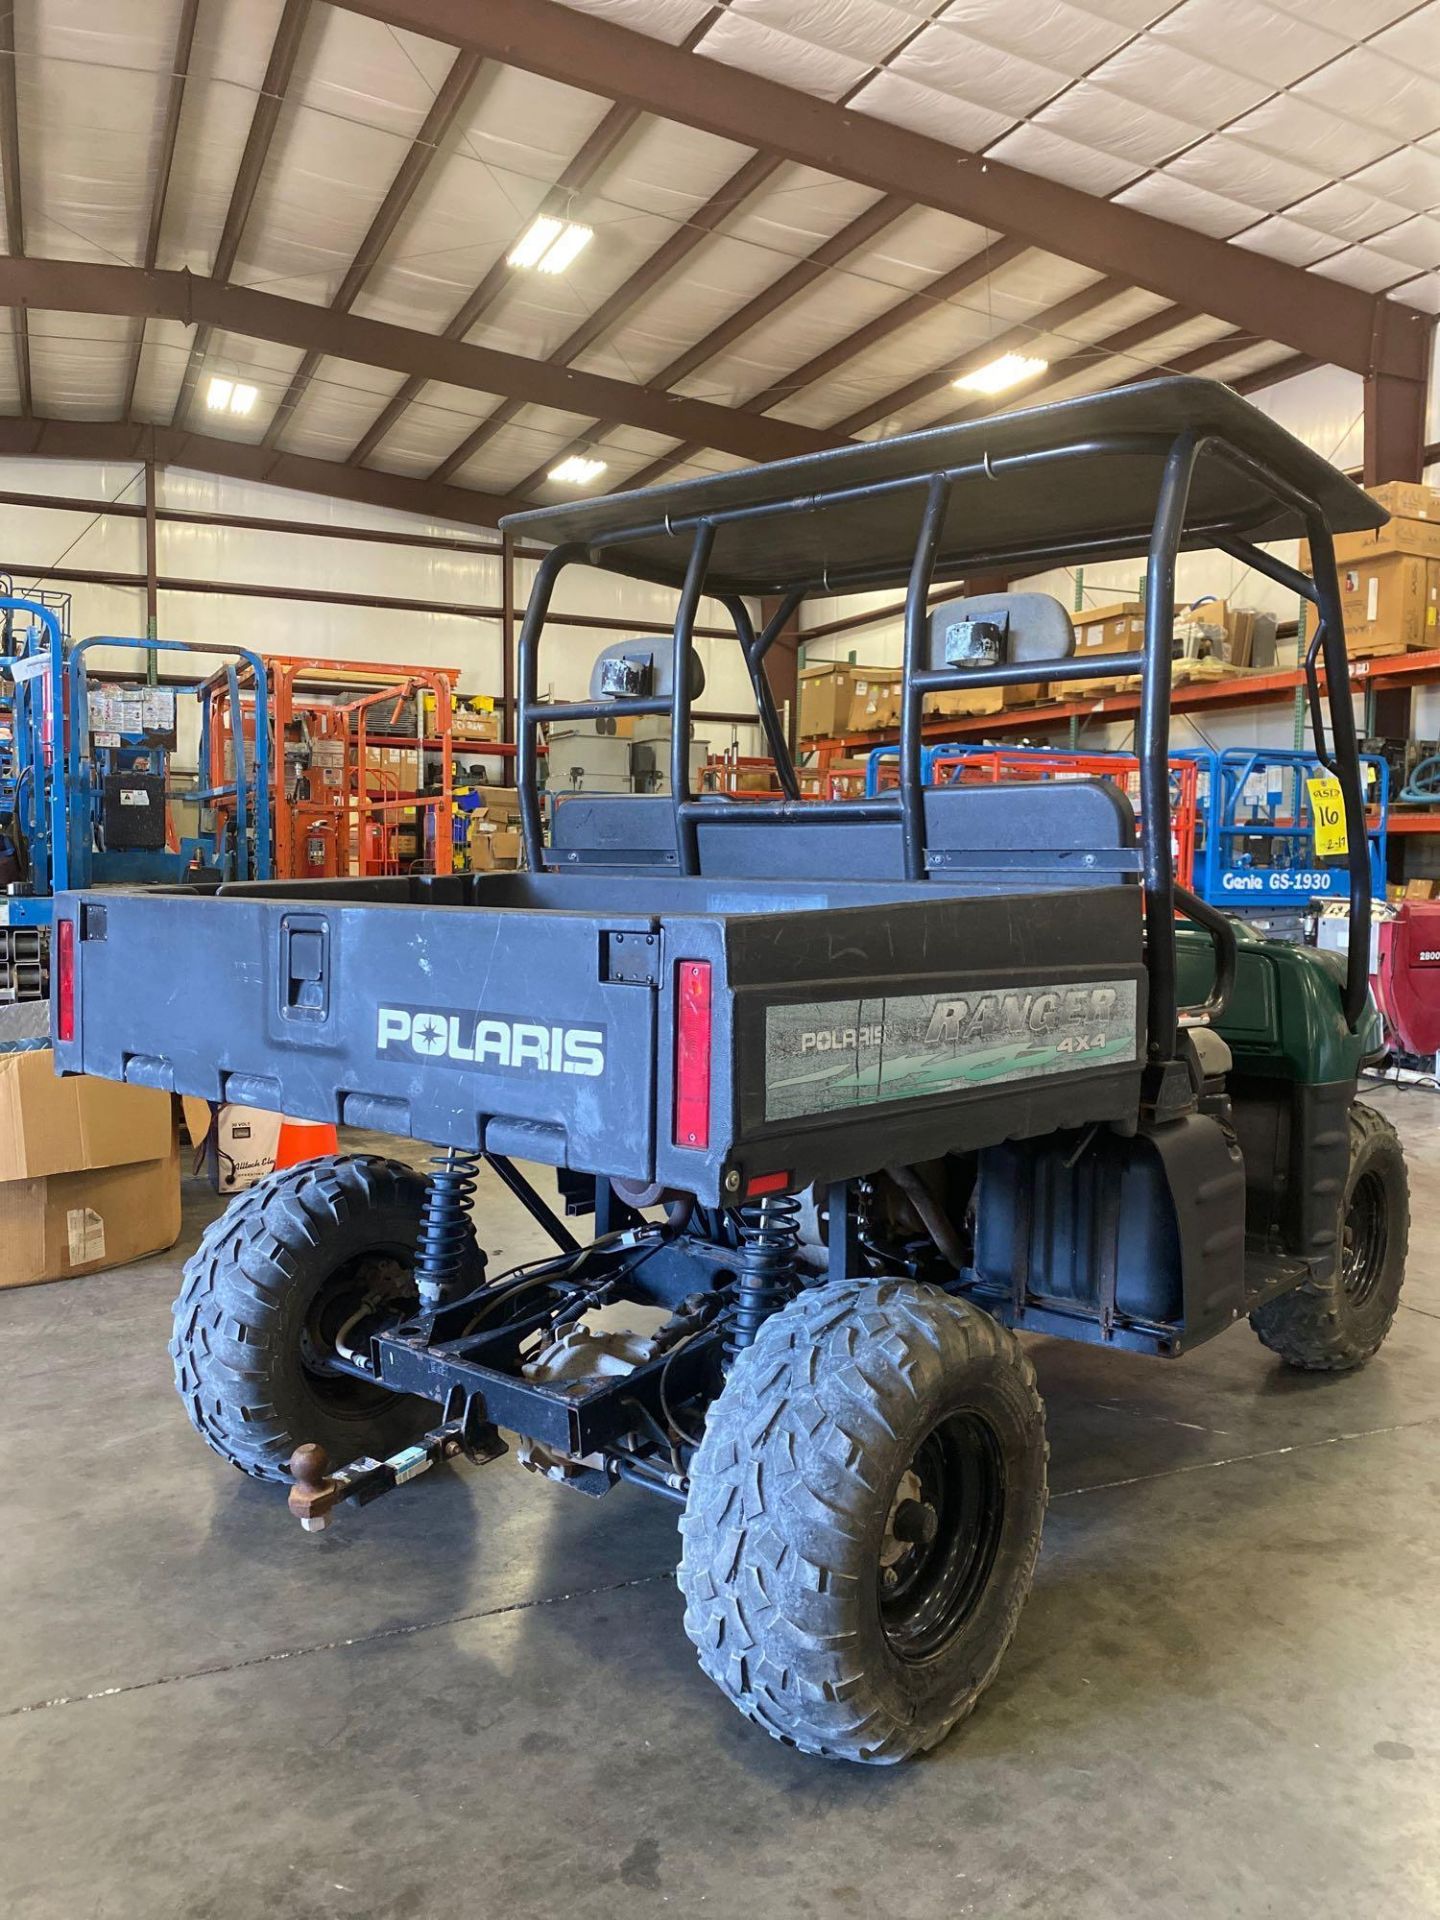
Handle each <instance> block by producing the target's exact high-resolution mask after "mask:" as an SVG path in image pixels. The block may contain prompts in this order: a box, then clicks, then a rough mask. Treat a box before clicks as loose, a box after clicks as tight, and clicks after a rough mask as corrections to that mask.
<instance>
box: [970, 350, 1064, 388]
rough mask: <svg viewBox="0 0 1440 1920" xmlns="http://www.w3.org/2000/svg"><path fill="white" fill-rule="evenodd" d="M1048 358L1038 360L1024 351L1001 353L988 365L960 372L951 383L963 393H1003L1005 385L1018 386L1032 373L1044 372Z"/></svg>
mask: <svg viewBox="0 0 1440 1920" xmlns="http://www.w3.org/2000/svg"><path fill="white" fill-rule="evenodd" d="M1049 364H1050V362H1049V361H1048V360H1040V359H1037V358H1035V357H1034V356H1033V355H1031V354H1026V353H1002V354H1001V356H1000V358H999V359H998V360H992V361H991V362H990V364H989V366H988V367H977V368H976V370H975V372H974V373H967V374H962V375H961V377H960V379H958V380H955V381H953V382H952V383H951V384H952V385H953V386H957V387H959V388H960V389H961V391H962V392H964V393H1004V391H1005V389H1006V388H1007V387H1018V386H1019V384H1020V382H1021V381H1022V380H1028V379H1030V378H1031V376H1032V375H1033V374H1037V373H1044V371H1045V369H1046V368H1047V367H1048V366H1049Z"/></svg>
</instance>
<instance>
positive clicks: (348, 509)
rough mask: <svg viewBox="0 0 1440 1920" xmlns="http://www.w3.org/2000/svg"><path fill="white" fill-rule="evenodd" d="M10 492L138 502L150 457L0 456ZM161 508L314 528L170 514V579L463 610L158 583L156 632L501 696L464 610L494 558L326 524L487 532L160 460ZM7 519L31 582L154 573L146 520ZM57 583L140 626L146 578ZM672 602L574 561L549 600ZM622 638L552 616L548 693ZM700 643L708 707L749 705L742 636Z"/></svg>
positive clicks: (613, 604)
mask: <svg viewBox="0 0 1440 1920" xmlns="http://www.w3.org/2000/svg"><path fill="white" fill-rule="evenodd" d="M0 492H14V493H38V494H48V495H51V496H54V495H61V496H70V497H74V498H82V497H83V498H85V499H91V498H94V499H105V500H110V501H123V502H124V503H125V504H127V505H128V504H135V505H139V504H140V503H141V502H142V501H143V497H144V478H143V471H142V470H141V469H140V468H137V467H135V466H131V465H128V464H124V465H121V464H107V463H103V462H94V463H91V462H78V461H53V460H0ZM157 504H158V505H159V507H160V508H161V509H162V510H163V509H165V508H174V509H181V510H190V511H201V512H206V513H223V514H236V515H243V516H251V517H256V518H265V519H274V520H285V521H288V522H290V523H292V524H293V525H295V526H296V527H297V528H303V530H304V537H299V538H292V537H291V536H290V535H288V534H285V533H271V532H263V531H256V530H254V529H250V528H237V527H214V526H192V525H187V524H185V523H183V522H176V521H167V520H161V521H160V522H159V524H158V527H157V547H158V554H157V560H158V565H157V572H158V573H159V575H160V576H161V577H162V578H165V577H172V578H178V579H192V580H210V581H219V582H222V583H227V584H228V583H235V584H241V585H247V586H278V587H290V588H304V589H306V590H308V591H316V592H339V593H346V594H361V595H375V596H380V597H386V598H392V599H406V600H414V601H430V602H440V603H446V604H453V605H454V606H455V607H456V608H457V611H456V612H454V613H449V612H444V611H440V612H433V613H432V612H410V611H404V612H401V611H396V610H394V609H389V608H373V607H351V606H333V605H326V604H323V603H309V602H296V601H287V600H282V599H266V598H255V597H251V596H249V595H245V596H241V595H238V594H223V593H222V594H212V593H196V592H183V591H162V592H161V594H160V598H159V623H158V637H159V638H161V639H166V640H186V641H191V642H193V643H194V644H195V645H196V646H197V647H200V648H202V649H204V648H207V647H211V646H219V645H229V646H245V647H251V648H254V649H256V650H258V651H260V652H264V653H288V654H306V655H317V656H320V657H322V658H325V659H341V660H386V661H399V662H404V663H415V664H424V665H431V666H448V667H457V668H458V669H459V671H460V684H461V687H462V689H463V690H464V691H465V692H468V693H489V694H496V695H498V694H499V692H500V683H501V665H500V659H501V656H500V622H499V620H498V619H493V618H491V619H481V618H477V617H475V616H474V615H472V614H469V613H466V612H464V611H459V610H458V609H463V608H465V607H475V606H488V607H498V606H499V604H500V598H501V582H500V562H499V557H498V555H496V556H491V555H488V554H474V553H463V552H447V551H445V550H443V549H439V548H433V547H431V548H424V547H404V546H392V545H389V544H379V543H376V544H371V543H367V542H362V541H355V540H345V539H335V538H331V539H327V538H326V537H325V529H326V527H327V526H348V527H366V528H374V529H381V530H384V531H388V532H409V533H415V534H447V535H450V534H453V535H458V536H460V537H461V538H463V539H465V540H470V541H473V540H476V539H482V540H483V539H488V538H490V537H491V536H489V535H486V534H484V533H477V530H476V529H475V528H473V527H448V526H443V525H439V524H436V523H433V522H429V521H422V520H419V519H416V518H413V517H412V516H410V515H407V514H401V513H394V512H389V511H386V510H384V509H380V508H367V507H362V506H352V505H350V504H349V503H347V502H343V501H334V500H329V499H326V498H323V497H321V496H318V495H310V494H300V493H294V492H291V491H289V490H287V489H282V488H277V487H265V486H259V485H254V484H251V483H248V482H244V481H238V480H225V479H220V478H217V477H215V476H212V475H207V474H198V473H189V472H184V471H169V470H165V471H162V472H161V473H160V474H159V475H158V477H157ZM0 525H3V528H4V533H3V537H0V572H4V573H8V574H10V575H11V576H12V577H13V579H14V581H15V585H16V588H17V590H18V591H21V592H23V591H24V589H25V588H26V587H27V586H29V585H33V584H35V583H36V582H37V581H40V582H41V583H44V580H43V576H44V573H45V570H46V568H47V567H50V566H58V565H63V566H65V567H69V568H94V569H98V570H103V571H112V572H118V573H132V574H133V573H141V574H143V572H144V569H145V532H144V524H143V522H142V521H140V520H133V519H122V518H118V517H116V516H114V515H104V516H100V517H98V518H97V517H96V516H95V515H94V514H93V512H82V511H78V510H74V509H68V508H50V507H43V508H31V507H5V508H3V509H0ZM534 571H535V569H534V564H533V563H527V562H524V561H520V562H517V564H516V601H517V605H519V606H522V607H523V605H524V603H525V597H526V595H527V594H528V592H529V587H530V582H531V579H532V578H533V575H534ZM58 584H59V585H61V586H62V587H63V588H64V590H65V591H68V592H69V593H70V594H71V595H72V596H73V621H72V628H73V632H74V634H75V636H76V638H81V637H84V636H86V635H90V634H106V633H113V634H126V635H129V634H137V635H138V634H143V633H144V630H145V595H144V590H143V588H141V587H124V586H106V585H102V584H99V583H96V582H92V581H87V582H77V583H70V582H62V583H58ZM674 599H675V596H674V595H673V593H671V592H669V591H668V590H666V589H665V588H662V587H653V586H648V585H646V584H644V583H643V582H639V581H632V580H625V579H621V578H620V577H619V576H617V575H614V574H608V573H601V572H598V571H596V570H594V569H591V568H578V567H577V568H571V569H569V571H568V572H567V573H566V574H565V575H564V576H562V580H561V585H560V589H559V591H558V592H557V595H556V600H555V610H556V612H557V613H558V614H560V615H562V616H563V615H564V614H565V613H576V614H602V615H609V616H613V617H615V618H621V619H635V620H645V621H668V620H669V619H670V618H671V617H672V615H673V611H674ZM699 623H700V624H701V625H702V626H722V625H725V624H726V616H725V613H724V611H723V609H722V608H720V607H718V606H716V605H715V604H714V603H713V602H709V601H707V602H705V603H704V605H703V606H702V608H701V611H700V616H699ZM622 637H623V636H622V635H621V634H619V633H606V632H596V631H594V630H587V629H584V628H577V627H570V628H567V627H565V625H564V624H563V619H562V620H557V621H555V622H553V623H552V625H551V627H550V628H549V629H548V631H547V639H546V645H545V646H544V648H543V649H542V653H541V683H542V689H544V690H549V691H552V692H554V693H555V695H556V696H557V697H561V698H573V697H575V696H577V695H579V694H583V692H584V690H585V687H586V684H587V682H588V679H589V673H590V665H591V662H592V661H593V659H594V657H595V655H596V653H597V652H598V651H599V650H600V648H601V647H603V646H605V645H607V644H609V643H610V642H611V641H613V640H616V639H619V638H622ZM696 648H697V651H698V652H699V654H700V656H701V659H702V661H703V663H704V666H705V674H706V691H705V695H704V697H703V700H702V701H701V703H700V704H701V706H702V707H708V708H715V709H721V710H725V711H733V712H745V711H749V710H752V709H753V704H754V703H753V701H752V699H751V696H750V689H749V682H748V680H747V679H746V676H745V671H744V667H743V665H742V663H741V659H740V651H739V648H738V647H737V646H736V645H735V644H734V642H733V641H722V640H707V639H700V640H697V642H696ZM112 657H113V658H115V659H117V660H118V659H119V658H121V656H110V655H109V654H106V653H101V654H99V655H98V656H97V661H98V663H99V664H102V665H103V664H105V663H107V662H108V661H109V660H110V659H111V658H112ZM730 733H731V729H730V728H729V727H724V728H721V727H719V726H718V725H712V726H711V728H710V737H711V740H712V744H714V745H715V746H717V747H723V746H725V745H727V744H728V742H729V739H730ZM751 737H752V730H750V729H744V728H742V729H741V740H742V745H743V746H744V748H745V750H747V751H748V750H749V748H750V744H751Z"/></svg>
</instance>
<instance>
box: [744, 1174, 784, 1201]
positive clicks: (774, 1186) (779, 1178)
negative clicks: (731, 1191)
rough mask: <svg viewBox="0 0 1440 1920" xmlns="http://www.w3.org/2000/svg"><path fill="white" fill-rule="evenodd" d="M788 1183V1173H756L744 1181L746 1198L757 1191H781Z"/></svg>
mask: <svg viewBox="0 0 1440 1920" xmlns="http://www.w3.org/2000/svg"><path fill="white" fill-rule="evenodd" d="M789 1184H790V1176H789V1174H788V1173H756V1174H752V1175H751V1177H750V1178H749V1179H748V1180H747V1181H746V1182H745V1196H746V1198H747V1199H749V1198H750V1196H751V1195H753V1194H759V1193H783V1192H784V1191H785V1189H786V1187H788V1186H789Z"/></svg>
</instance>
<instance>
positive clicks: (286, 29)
mask: <svg viewBox="0 0 1440 1920" xmlns="http://www.w3.org/2000/svg"><path fill="white" fill-rule="evenodd" d="M310 8H311V0H285V11H284V12H283V13H282V14H281V16H280V24H279V26H278V27H277V28H276V29H275V38H274V41H273V42H272V43H271V47H270V60H269V63H268V65H267V66H266V68H265V78H264V80H263V81H262V82H261V86H260V94H259V97H258V98H257V100H256V102H255V111H254V113H253V114H252V115H251V116H250V131H249V133H248V134H247V135H246V136H245V150H244V152H243V153H242V154H241V156H240V166H239V169H238V171H237V172H236V175H235V184H234V186H233V188H232V189H231V193H230V204H229V206H228V207H227V208H226V210H225V224H224V226H223V227H222V228H221V229H220V240H219V243H218V245H217V246H216V248H215V258H214V260H213V261H212V262H211V265H210V273H211V277H212V278H213V279H215V280H228V279H229V277H230V271H231V269H232V268H233V267H234V265H235V256H236V255H237V254H238V253H239V251H240V241H241V239H242V238H243V236H244V233H245V222H246V221H247V220H248V219H249V218H250V209H251V207H252V206H253V205H254V204H255V193H256V189H257V188H258V187H259V185H260V176H261V174H262V173H264V171H265V162H266V161H267V160H268V159H269V157H270V143H271V141H272V140H273V139H274V138H275V128H276V125H277V124H278V122H279V119H280V109H281V107H282V106H283V105H284V104H285V94H286V90H287V89H288V87H289V85H290V79H291V76H292V75H293V73H294V71H295V61H296V58H297V56H298V55H299V52H300V42H301V40H302V39H303V38H304V34H305V27H306V23H307V21H308V20H309V18H310ZM209 345H210V329H209V328H208V327H205V326H202V327H197V328H196V330H195V338H194V339H193V340H192V341H191V343H190V358H189V360H188V361H187V362H186V365H185V376H184V378H183V379H182V380H181V382H180V391H179V393H178V394H177V395H176V396H175V407H174V411H173V412H172V413H171V416H170V424H171V425H172V426H179V425H181V424H183V422H184V419H185V416H186V414H187V413H188V412H189V410H190V403H191V401H192V400H193V399H194V397H195V386H196V383H197V381H198V380H199V378H200V368H201V366H202V365H203V363H204V359H205V354H206V351H207V350H208V348H209Z"/></svg>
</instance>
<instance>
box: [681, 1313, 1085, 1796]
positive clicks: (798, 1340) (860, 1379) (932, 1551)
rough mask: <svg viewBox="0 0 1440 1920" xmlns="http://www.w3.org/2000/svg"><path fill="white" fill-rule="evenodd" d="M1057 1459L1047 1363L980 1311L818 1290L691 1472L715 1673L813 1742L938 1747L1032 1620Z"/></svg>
mask: <svg viewBox="0 0 1440 1920" xmlns="http://www.w3.org/2000/svg"><path fill="white" fill-rule="evenodd" d="M1047 1452H1048V1449H1047V1447H1046V1443H1045V1415H1044V1408H1043V1407H1042V1405H1041V1402H1040V1396H1039V1395H1038V1393H1037V1392H1036V1390H1035V1375H1034V1372H1033V1371H1032V1369H1031V1366H1030V1363H1029V1361H1028V1360H1027V1359H1026V1357H1025V1355H1024V1354H1023V1352H1022V1351H1021V1349H1020V1346H1019V1343H1018V1342H1017V1341H1016V1340H1015V1338H1014V1336H1013V1335H1011V1334H1009V1333H1007V1332H1006V1331H1005V1330H1004V1328H1002V1327H1000V1326H999V1325H998V1324H997V1323H996V1322H995V1321H994V1320H992V1319H991V1318H990V1317H989V1315H988V1314H985V1313H982V1312H981V1311H980V1309H979V1308H978V1307H974V1306H971V1305H970V1304H968V1302H966V1301H963V1300H957V1299H953V1298H951V1297H950V1296H949V1295H947V1294H944V1293H941V1292H940V1291H939V1290H938V1289H936V1288H934V1287H927V1286H920V1285H916V1284H915V1283H913V1282H910V1281H882V1282H879V1283H878V1284H877V1283H876V1282H874V1281H861V1280H845V1281H840V1282H838V1283H835V1284H832V1285H829V1286H823V1287H817V1288H814V1289H811V1290H809V1291H807V1292H805V1293H803V1294H802V1295H801V1296H800V1297H799V1299H797V1300H795V1301H793V1302H792V1303H791V1304H790V1305H789V1306H788V1307H786V1308H785V1309H784V1310H783V1311H782V1312H780V1313H777V1314H775V1315H773V1316H772V1317H771V1318H770V1319H769V1320H767V1321H766V1322H765V1324H764V1325H763V1326H762V1327H761V1329H760V1331H759V1333H758V1334H757V1336H756V1339H755V1342H754V1344H753V1346H751V1347H749V1348H747V1349H746V1350H745V1351H744V1352H742V1353H741V1354H740V1355H739V1356H738V1357H737V1359H736V1360H735V1362H734V1364H733V1366H732V1368H731V1371H730V1377H729V1379H728V1381H727V1382H726V1385H725V1388H724V1391H723V1392H722V1393H721V1395H720V1397H719V1399H718V1400H716V1401H715V1403H714V1404H713V1405H712V1407H711V1408H710V1412H709V1415H708V1417H707V1420H706V1423H705V1434H704V1438H703V1440H702V1443H701V1445H700V1447H699V1449H698V1451H697V1452H696V1455H695V1458H694V1460H693V1462H692V1465H691V1474H690V1497H689V1501H688V1504H687V1506H686V1509H685V1515H684V1518H683V1519H682V1521H681V1523H680V1524H681V1532H682V1534H683V1536H684V1553H683V1557H682V1560H681V1564H680V1587H681V1590H682V1592H683V1593H684V1595H685V1601H686V1607H685V1630H686V1632H687V1633H688V1634H689V1636H690V1638H691V1640H692V1641H693V1642H694V1644H695V1647H696V1650H697V1652H698V1653H699V1656H700V1664H701V1666H702V1667H703V1668H704V1670H705V1672H706V1673H707V1674H709V1676H710V1678H711V1679H712V1680H713V1681H714V1682H715V1684H716V1685H717V1686H718V1687H719V1688H720V1689H721V1691H722V1692H723V1693H725V1694H727V1695H728V1696H729V1698H730V1699H731V1700H732V1701H733V1702H734V1704H735V1705H736V1706H737V1707H738V1708H739V1709H740V1711H741V1712H742V1713H743V1714H745V1715H746V1716H747V1717H748V1718H750V1719H751V1720H753V1721H755V1722H756V1724H757V1725H759V1726H762V1727H763V1728H764V1729H765V1731H766V1732H767V1733H769V1734H772V1735H773V1736H774V1737H775V1738H776V1739H777V1740H782V1741H784V1742H786V1743H787V1744H788V1745H790V1746H794V1747H798V1748H800V1749H801V1750H802V1751H804V1752H806V1753H815V1754H821V1755H824V1756H826V1757H828V1758H831V1759H842V1760H858V1761H865V1762H869V1763H872V1764H877V1765H887V1764H893V1763H894V1762H895V1761H898V1760H903V1759H905V1758H907V1757H908V1756H909V1755H910V1754H913V1753H918V1752H921V1751H922V1750H924V1749H925V1748H928V1747H933V1746H935V1745H936V1744H937V1743H938V1742H939V1741H941V1740H943V1739H944V1738H945V1736H946V1734H948V1733H949V1732H950V1731H951V1729H952V1728H953V1727H954V1726H955V1725H956V1723H957V1722H958V1721H960V1720H962V1719H963V1718H964V1717H965V1715H966V1714H968V1713H969V1712H970V1710H971V1708H972V1707H973V1706H974V1705H975V1702H976V1701H977V1700H978V1698H979V1697H980V1695H981V1693H983V1692H984V1690H985V1688H986V1687H987V1686H988V1685H989V1683H990V1681H991V1680H992V1679H993V1678H994V1675H995V1672H996V1669H997V1668H998V1667H999V1664H1000V1660H1001V1657H1002V1655H1003V1654H1004V1652H1005V1649H1006V1647H1007V1646H1008V1645H1009V1643H1010V1638H1011V1636H1012V1634H1013V1633H1014V1631H1015V1625H1016V1622H1017V1620H1018V1618H1019V1615H1020V1608H1021V1606H1022V1605H1023V1604H1024V1600H1025V1596H1026V1594H1027V1593H1028V1592H1029V1590H1030V1582H1031V1579H1032V1576H1033V1574H1034V1568H1035V1556H1036V1553H1037V1552H1038V1550H1039V1545H1040V1530H1041V1525H1042V1522H1043V1519H1044V1512H1045V1465H1046V1457H1047Z"/></svg>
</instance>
